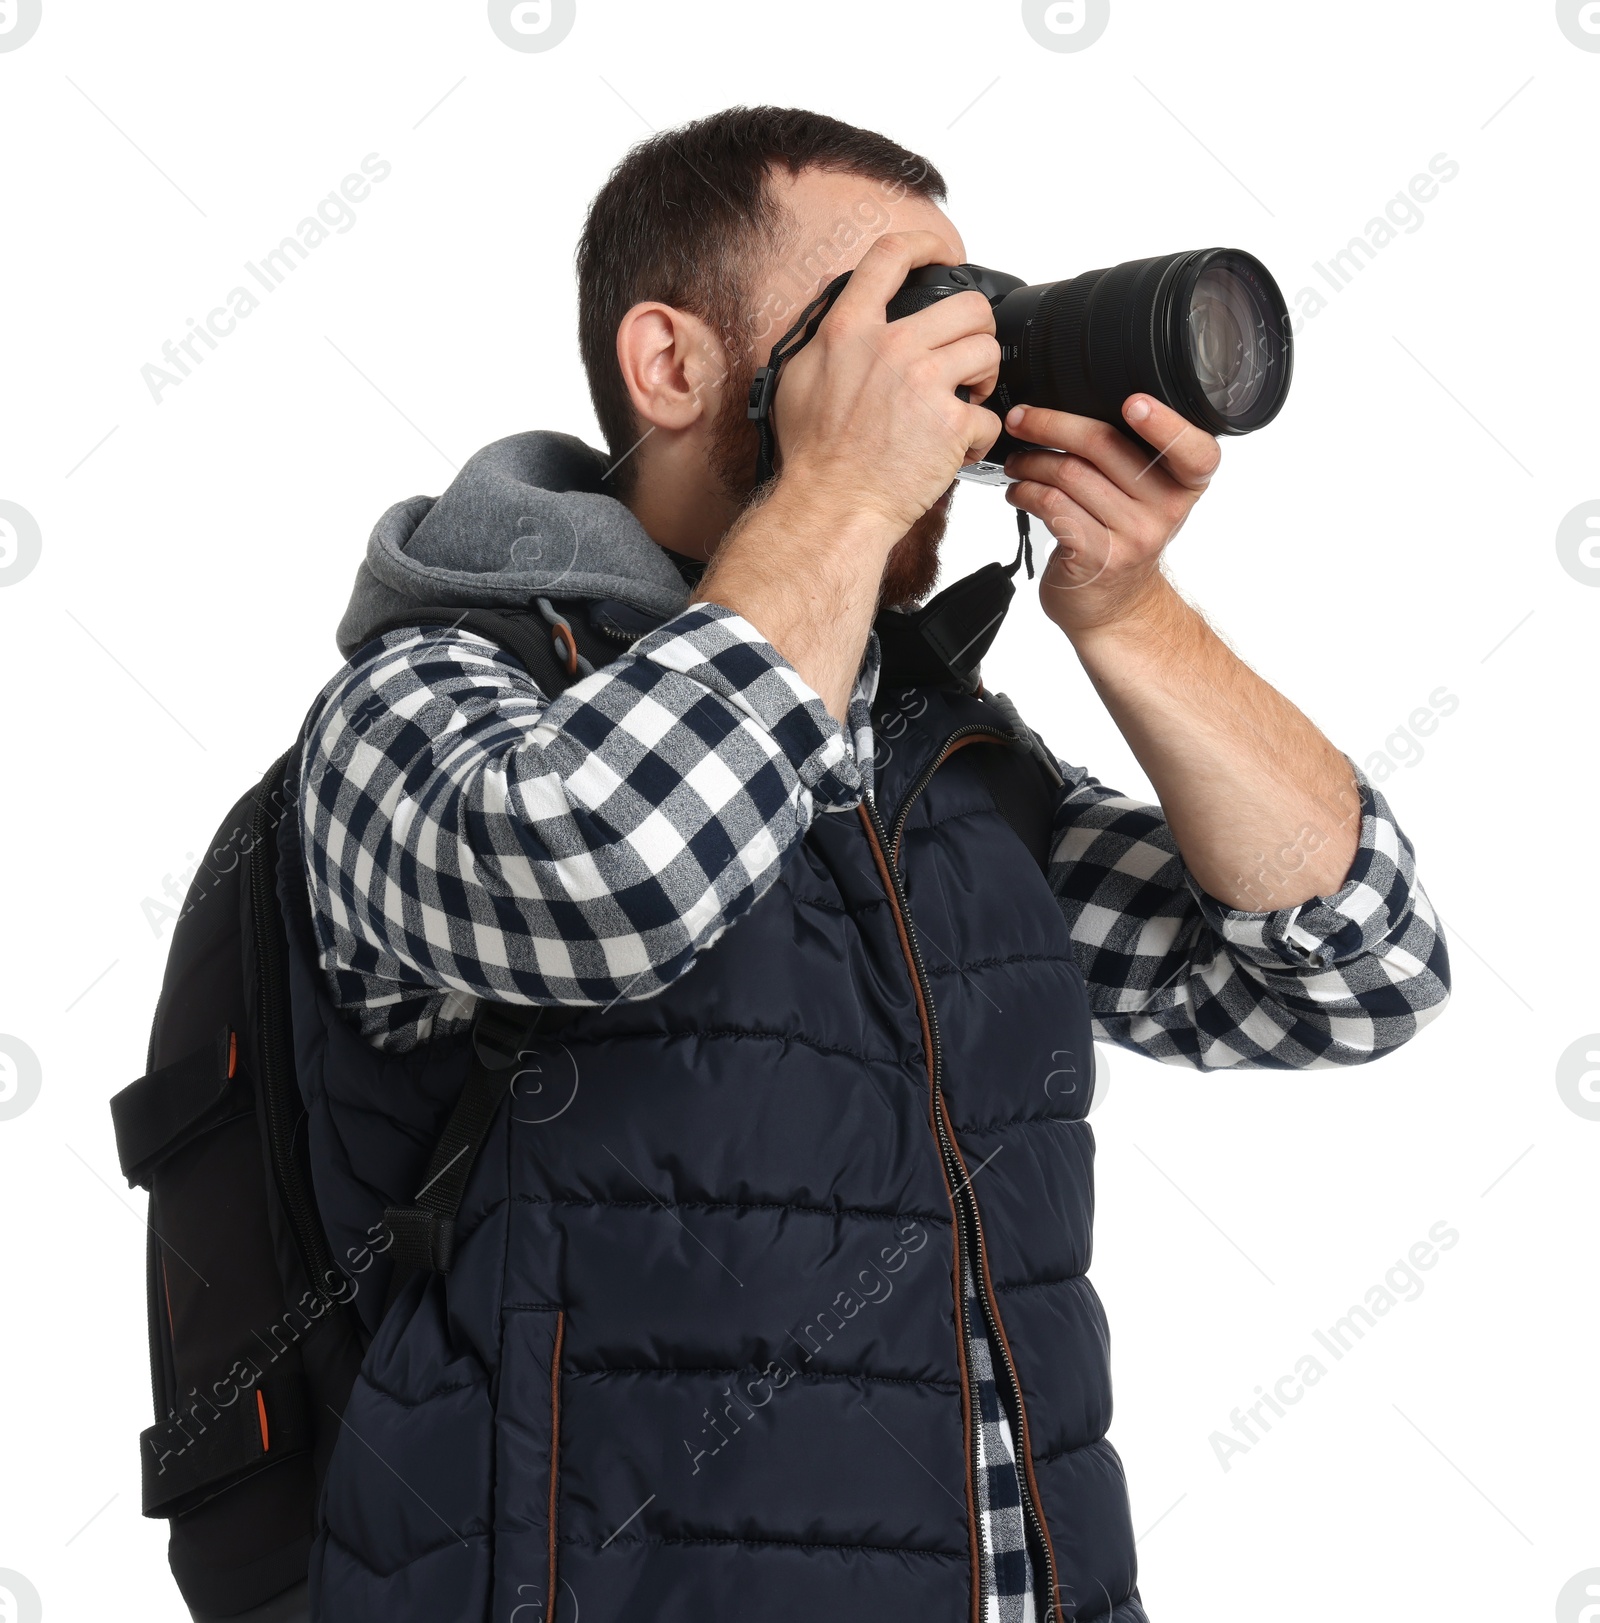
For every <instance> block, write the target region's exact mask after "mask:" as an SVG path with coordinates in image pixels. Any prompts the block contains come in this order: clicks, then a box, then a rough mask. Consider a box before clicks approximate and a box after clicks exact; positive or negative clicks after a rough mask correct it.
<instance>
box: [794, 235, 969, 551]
mask: <svg viewBox="0 0 1600 1623" xmlns="http://www.w3.org/2000/svg"><path fill="white" fill-rule="evenodd" d="M956 259H957V255H956V253H955V251H954V249H953V248H952V246H951V244H950V243H949V242H947V241H946V240H945V239H944V238H943V237H941V236H938V235H937V234H935V233H934V232H931V231H894V232H886V233H885V234H884V235H883V236H881V237H878V238H876V239H875V240H874V241H873V242H872V243H871V244H870V245H869V246H868V248H867V251H866V253H865V254H864V255H863V256H862V259H861V261H860V263H859V264H858V265H857V266H856V268H855V272H854V274H853V275H852V276H851V278H850V280H849V282H848V283H846V285H845V288H844V291H843V292H842V293H841V294H840V295H839V297H838V299H837V300H835V302H834V306H833V308H832V309H831V310H830V311H829V312H828V314H827V316H826V318H825V319H824V320H823V321H822V323H821V325H820V326H819V327H818V328H817V331H816V335H815V336H814V337H813V338H812V339H811V341H810V342H809V343H808V344H806V345H805V346H804V347H803V348H802V349H801V350H800V351H799V353H798V354H796V355H795V356H794V358H793V359H792V360H790V361H789V362H788V363H787V364H786V365H785V367H784V369H783V376H782V379H781V381H780V383H779V386H778V392H777V399H776V402H775V405H774V426H775V427H776V430H777V437H778V449H779V455H780V466H779V482H780V483H787V484H795V485H798V486H799V487H800V488H801V489H802V490H804V491H805V492H806V493H807V495H808V497H809V499H810V500H811V501H813V502H815V503H818V504H820V505H823V506H837V507H838V508H839V509H840V510H841V511H844V512H850V513H854V514H861V513H863V512H868V513H872V514H875V515H877V516H878V517H881V518H882V520H883V522H884V526H885V531H886V536H887V542H888V545H890V546H892V545H893V544H894V542H895V541H897V540H899V538H900V537H901V536H902V535H904V534H905V532H906V531H907V530H908V529H910V528H911V526H912V525H913V524H914V523H915V522H916V521H917V520H918V519H919V518H921V517H922V515H923V514H924V513H925V512H927V510H928V509H929V508H930V507H932V506H933V504H934V503H935V502H936V501H937V500H938V499H939V497H940V496H942V495H943V494H944V493H945V491H946V490H948V489H949V487H950V481H951V480H952V479H954V478H955V476H956V474H957V472H958V471H959V470H960V469H961V468H962V467H963V465H965V464H966V463H968V462H974V461H976V460H978V459H979V458H980V457H982V456H983V455H984V454H985V453H986V452H987V451H988V449H989V448H990V446H992V445H993V444H994V442H995V440H996V439H997V438H998V437H999V434H1000V419H999V418H998V417H997V416H996V415H995V414H994V413H993V412H992V411H988V410H986V409H984V408H983V407H982V406H981V405H979V404H977V402H979V401H982V400H984V399H986V398H987V397H988V396H989V395H990V394H992V393H993V392H994V388H995V384H996V381H997V378H998V373H999V367H1000V345H999V343H998V342H997V340H996V339H995V327H994V311H993V310H992V309H991V308H990V306H989V301H988V300H987V299H986V298H985V297H984V296H983V294H981V293H978V292H976V291H974V292H970V293H954V294H951V295H950V296H949V297H948V298H944V299H941V300H939V301H938V303H936V304H932V305H929V306H928V308H927V309H925V310H918V311H917V312H916V313H915V314H914V315H909V316H902V317H901V318H900V319H899V320H897V321H888V320H886V319H885V317H884V307H885V306H886V305H887V304H888V303H889V301H890V300H891V299H892V298H893V297H894V296H895V294H896V293H897V292H899V290H900V285H901V283H902V282H904V281H905V279H906V275H907V273H908V272H909V271H911V270H914V269H915V268H916V267H917V266H919V265H936V264H952V263H955V262H956ZM963 384H964V385H966V386H967V388H968V389H969V390H970V391H971V403H969V402H968V401H964V400H962V399H960V398H959V397H958V396H957V394H956V392H955V391H956V389H957V388H958V387H959V386H961V385H963Z"/></svg>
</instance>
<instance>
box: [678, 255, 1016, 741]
mask: <svg viewBox="0 0 1600 1623" xmlns="http://www.w3.org/2000/svg"><path fill="white" fill-rule="evenodd" d="M960 257H961V256H960V255H959V254H958V253H957V251H956V249H955V246H954V245H953V244H952V243H950V242H947V241H946V240H945V239H944V238H943V237H941V236H939V235H937V234H935V233H933V232H930V231H905V232H892V233H886V234H885V235H883V236H881V237H879V238H877V239H876V240H875V241H874V242H873V243H872V244H871V245H870V246H869V247H868V249H867V251H866V253H865V254H864V255H863V257H862V259H861V262H860V263H859V264H858V265H857V267H856V269H855V274H854V275H853V276H852V277H851V278H850V281H849V283H848V284H847V285H846V287H845V289H844V291H843V292H842V293H841V294H840V295H839V297H838V299H837V300H836V301H835V303H834V306H833V308H832V309H831V310H830V311H829V312H828V315H827V317H826V319H825V320H824V321H823V322H822V323H821V325H820V326H819V327H818V328H817V332H816V335H815V336H814V337H813V338H812V339H811V341H810V343H808V344H806V345H805V347H804V348H802V349H801V350H800V352H799V353H798V354H797V355H796V356H795V357H794V359H793V360H791V361H789V362H788V364H787V365H786V366H785V367H784V370H783V379H782V382H781V383H780V385H779V388H778V396H777V404H776V412H777V422H776V426H777V431H778V449H779V454H780V457H781V463H780V467H779V470H778V477H777V478H776V479H774V480H773V481H772V484H771V486H770V487H769V488H768V490H767V491H766V492H765V494H764V499H763V500H761V501H759V502H756V503H755V504H753V505H752V506H750V507H749V508H747V509H746V510H745V512H744V513H743V515H741V517H740V518H739V520H738V522H737V523H736V524H735V525H734V527H733V528H732V529H731V530H730V531H729V532H728V534H727V535H726V536H725V537H724V538H723V540H722V544H721V545H720V546H719V547H718V548H717V551H716V552H715V554H714V555H713V557H712V560H711V567H710V568H709V569H708V570H707V571H706V574H705V577H704V579H702V581H701V582H700V585H699V587H698V589H697V590H696V591H695V592H694V594H693V597H694V599H695V600H696V601H709V602H713V603H721V604H723V605H724V606H725V607H726V608H729V609H732V610H733V612H734V613H735V614H740V615H743V616H744V618H745V619H747V620H748V621H750V623H751V624H752V625H753V626H755V628H756V629H757V630H758V631H759V632H760V633H761V634H762V636H763V637H765V638H766V639H767V640H768V641H769V642H770V643H772V644H773V646H774V647H775V648H777V650H778V652H779V653H781V654H782V655H783V656H784V658H785V659H787V660H788V661H789V662H790V663H791V664H792V665H793V666H794V667H795V669H796V670H797V671H798V672H799V673H800V676H801V677H802V678H803V679H804V680H805V681H806V682H807V683H809V684H810V686H811V687H812V688H813V689H814V690H815V691H816V692H817V693H818V694H819V695H820V696H821V698H822V701H823V703H824V704H825V705H826V706H827V708H828V709H829V711H830V712H831V713H832V714H833V715H834V717H835V718H836V719H838V720H839V721H841V722H842V721H843V720H844V719H845V713H846V708H847V705H848V701H849V697H850V691H851V688H852V687H853V685H854V683H855V677H856V671H857V669H858V667H859V666H860V663H861V653H862V650H863V648H864V647H865V646H866V641H867V633H868V631H869V629H870V628H871V625H872V616H873V613H874V611H875V610H876V608H877V602H878V592H879V589H880V587H881V585H882V582H883V570H884V565H885V564H886V562H887V561H888V557H889V553H890V552H891V551H892V550H893V548H894V544H895V542H897V541H898V540H899V539H900V538H901V537H902V536H903V535H904V534H905V533H906V531H907V530H909V529H910V528H911V526H912V525H913V524H915V523H916V521H917V520H918V519H919V518H921V517H922V515H923V514H924V513H925V512H927V510H928V509H929V508H930V507H932V506H933V504H934V503H935V502H936V501H937V500H938V499H939V497H940V496H942V495H943V494H944V493H945V491H946V490H948V489H949V488H950V482H951V481H952V480H953V479H954V478H955V476H956V474H957V472H958V471H959V470H960V469H961V467H962V465H963V464H964V463H967V462H971V461H975V460H976V459H977V458H979V457H981V456H982V455H983V454H984V453H985V452H986V451H988V449H989V447H990V446H991V445H993V444H994V442H995V440H996V438H998V436H999V433H1000V419H999V418H998V417H997V416H995V414H994V413H993V412H992V411H987V410H985V409H984V408H983V407H982V406H979V405H975V404H971V403H969V402H968V401H964V400H962V399H960V398H959V397H958V396H957V394H956V392H955V391H956V389H957V388H958V387H960V386H961V385H962V384H965V385H966V386H967V387H968V388H969V389H970V390H971V391H972V395H973V397H974V399H975V400H983V399H985V398H987V396H988V395H989V394H990V393H992V392H993V390H994V386H995V382H996V377H997V373H998V370H999V365H1000V346H999V344H998V343H997V342H996V341H995V336H994V312H993V311H992V310H991V309H990V308H989V301H988V300H987V299H986V298H984V296H983V295H982V294H981V293H977V292H972V293H956V294H952V295H951V296H950V297H949V298H947V299H942V300H940V302H939V303H937V304H934V305H930V306H929V307H928V308H927V309H926V310H919V311H917V312H916V314H914V315H910V316H904V317H902V318H901V319H900V320H898V321H888V320H886V319H885V317H884V307H885V306H886V305H887V304H888V302H889V300H890V299H892V298H893V297H894V295H895V294H896V293H897V292H898V291H899V290H900V284H901V283H902V282H903V281H904V280H905V278H906V273H907V272H908V271H910V270H912V269H914V268H915V267H916V266H918V265H933V264H941V263H943V264H956V263H959V261H960Z"/></svg>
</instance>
